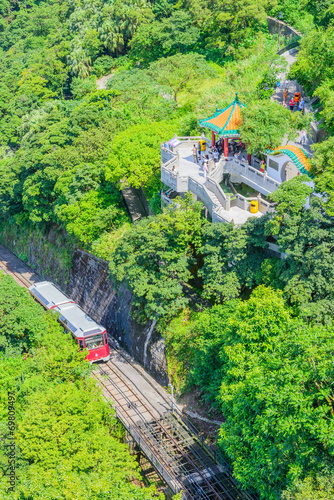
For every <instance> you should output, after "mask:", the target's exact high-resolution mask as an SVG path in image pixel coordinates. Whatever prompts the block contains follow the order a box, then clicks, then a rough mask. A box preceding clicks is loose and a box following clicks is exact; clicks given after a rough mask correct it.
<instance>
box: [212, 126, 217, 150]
mask: <svg viewBox="0 0 334 500" xmlns="http://www.w3.org/2000/svg"><path fill="white" fill-rule="evenodd" d="M215 144H216V136H215V133H214V131H213V130H211V147H212V148H213V146H214V145H215Z"/></svg>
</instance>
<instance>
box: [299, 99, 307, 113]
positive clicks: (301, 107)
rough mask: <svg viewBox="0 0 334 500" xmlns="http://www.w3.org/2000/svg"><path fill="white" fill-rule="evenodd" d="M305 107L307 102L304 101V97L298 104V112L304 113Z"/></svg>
mask: <svg viewBox="0 0 334 500" xmlns="http://www.w3.org/2000/svg"><path fill="white" fill-rule="evenodd" d="M304 106H305V101H304V97H302V100H301V101H300V103H299V104H298V110H299V111H301V112H302V113H303V111H304Z"/></svg>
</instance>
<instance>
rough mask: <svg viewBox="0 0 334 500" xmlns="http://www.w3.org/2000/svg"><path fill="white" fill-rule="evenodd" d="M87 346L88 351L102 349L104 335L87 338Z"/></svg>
mask: <svg viewBox="0 0 334 500" xmlns="http://www.w3.org/2000/svg"><path fill="white" fill-rule="evenodd" d="M85 344H86V348H87V349H89V350H90V349H97V348H98V347H102V346H103V345H104V344H103V334H102V333H101V334H100V335H94V336H93V337H87V338H86V339H85Z"/></svg>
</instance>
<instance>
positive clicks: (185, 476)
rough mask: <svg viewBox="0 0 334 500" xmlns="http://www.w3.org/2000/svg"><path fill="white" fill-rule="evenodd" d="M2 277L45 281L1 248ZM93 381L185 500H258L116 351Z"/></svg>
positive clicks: (26, 282) (160, 393)
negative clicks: (8, 276)
mask: <svg viewBox="0 0 334 500" xmlns="http://www.w3.org/2000/svg"><path fill="white" fill-rule="evenodd" d="M0 271H3V272H4V273H6V274H9V275H11V276H12V277H13V278H14V279H15V281H16V282H17V283H19V285H21V286H24V287H29V286H31V285H32V284H33V283H36V282H39V281H43V278H42V277H41V276H39V275H38V274H37V273H35V272H34V271H33V270H32V269H31V268H29V266H28V265H27V264H25V263H24V262H22V261H21V260H20V259H19V258H18V257H17V256H16V255H15V254H14V253H13V252H11V251H10V250H8V249H7V248H6V247H4V246H3V245H2V244H1V243H0ZM95 366H96V368H97V370H94V371H93V374H92V375H93V377H94V378H95V379H96V380H97V381H98V382H99V384H100V385H101V387H102V390H103V392H104V395H105V396H106V398H108V399H109V400H110V399H111V400H112V402H113V406H114V408H115V410H116V414H117V416H118V418H119V419H120V420H121V421H122V423H123V425H124V426H125V428H126V429H127V430H128V432H129V433H130V435H131V436H132V437H133V439H134V440H135V441H136V443H137V444H138V446H139V447H140V448H141V450H142V451H143V453H144V454H145V455H146V456H147V458H148V459H149V460H150V462H151V464H152V465H153V467H154V468H155V470H156V471H157V472H158V473H159V475H160V476H161V477H162V478H163V479H164V481H165V482H166V483H167V484H168V486H169V487H170V488H171V490H172V491H173V492H174V493H176V492H178V491H181V490H182V491H183V498H184V499H185V500H256V497H255V496H253V495H252V494H250V493H247V492H245V491H244V490H242V489H241V487H240V486H239V485H238V483H237V482H236V481H235V479H234V478H233V475H232V471H231V469H230V468H229V466H228V465H227V464H226V463H225V462H224V460H223V459H221V457H219V454H218V452H217V450H216V449H215V448H214V447H210V446H207V445H205V444H204V443H203V441H202V440H201V438H200V436H199V435H198V433H197V432H196V429H195V428H194V427H193V425H192V424H191V422H189V421H188V420H187V419H186V417H184V415H182V414H181V413H180V412H179V411H178V408H177V405H176V407H175V409H174V411H171V408H170V401H169V399H168V394H167V393H165V392H164V390H163V389H162V388H161V390H157V388H154V387H153V385H152V384H151V383H150V382H149V380H148V378H147V377H146V376H145V374H143V373H140V371H139V369H137V368H136V367H135V366H134V365H133V364H132V363H131V362H130V361H129V360H128V359H127V357H126V356H125V355H123V354H122V353H121V352H119V351H116V350H115V349H112V358H111V360H110V361H109V362H108V363H103V364H102V363H101V364H100V363H98V364H96V365H95Z"/></svg>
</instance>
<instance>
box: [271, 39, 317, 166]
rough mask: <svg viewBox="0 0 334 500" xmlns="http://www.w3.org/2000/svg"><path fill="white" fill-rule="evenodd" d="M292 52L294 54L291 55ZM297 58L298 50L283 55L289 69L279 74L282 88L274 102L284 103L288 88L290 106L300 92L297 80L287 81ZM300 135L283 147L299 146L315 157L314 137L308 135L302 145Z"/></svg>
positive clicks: (296, 107) (275, 95) (294, 111)
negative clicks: (291, 100) (285, 91)
mask: <svg viewBox="0 0 334 500" xmlns="http://www.w3.org/2000/svg"><path fill="white" fill-rule="evenodd" d="M290 52H292V53H290ZM297 56H298V49H292V50H291V51H287V52H284V54H282V57H284V59H285V60H286V61H287V63H288V66H287V69H286V71H285V72H282V73H279V75H278V78H279V82H280V87H279V88H277V89H276V92H275V93H274V94H273V95H272V96H271V100H272V101H276V102H278V103H282V102H283V91H284V89H285V88H286V87H287V88H288V101H287V103H288V105H289V102H290V99H291V98H292V97H294V95H295V92H300V86H299V83H298V82H297V80H287V79H286V76H287V74H288V73H289V70H290V68H291V66H292V64H293V63H294V62H296V61H297ZM288 109H290V108H289V107H288ZM292 113H299V111H298V106H297V105H295V107H294V109H293V111H292ZM298 134H299V135H298V137H297V139H296V141H288V142H286V140H284V144H283V145H284V146H285V145H286V144H288V145H290V146H297V147H299V148H300V147H302V148H304V149H305V150H306V151H307V152H308V153H309V154H310V155H311V156H312V155H313V151H312V149H311V145H312V144H313V140H312V137H311V136H310V135H309V134H307V138H306V144H304V145H302V144H301V142H300V141H301V135H302V132H301V131H300V132H298Z"/></svg>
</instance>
